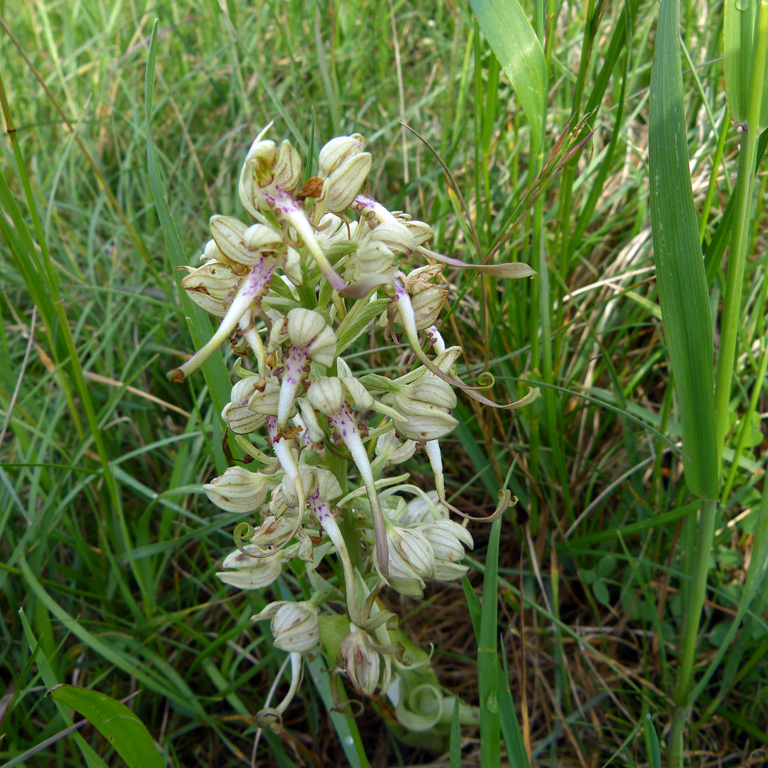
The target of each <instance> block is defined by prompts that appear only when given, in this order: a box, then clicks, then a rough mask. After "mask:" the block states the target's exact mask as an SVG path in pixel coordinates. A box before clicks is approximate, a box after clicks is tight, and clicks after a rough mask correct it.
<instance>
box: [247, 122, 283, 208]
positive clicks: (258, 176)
mask: <svg viewBox="0 0 768 768" xmlns="http://www.w3.org/2000/svg"><path fill="white" fill-rule="evenodd" d="M267 127H269V126H267ZM266 131H267V129H266V128H265V129H264V130H263V131H262V132H261V133H260V134H259V135H258V136H257V137H256V140H255V141H254V142H253V144H252V145H251V148H250V150H248V155H247V156H246V158H245V162H244V163H243V169H242V171H241V172H240V183H239V187H238V191H239V193H240V202H241V203H242V204H243V207H244V208H245V210H246V211H248V213H250V214H251V216H253V217H254V218H256V217H257V213H258V210H259V208H260V205H261V202H262V191H261V188H262V187H265V186H267V185H268V184H271V183H272V179H273V176H274V174H273V167H274V164H275V158H276V155H277V150H276V148H275V142H274V141H270V140H269V139H262V136H264V134H265V133H266Z"/></svg>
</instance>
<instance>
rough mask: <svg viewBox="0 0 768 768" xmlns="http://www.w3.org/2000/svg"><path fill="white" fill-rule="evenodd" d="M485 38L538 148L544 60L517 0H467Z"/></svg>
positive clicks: (544, 92)
mask: <svg viewBox="0 0 768 768" xmlns="http://www.w3.org/2000/svg"><path fill="white" fill-rule="evenodd" d="M470 2H471V4H472V10H473V11H474V12H475V15H476V16H477V21H478V23H479V24H480V29H481V30H482V32H483V34H484V35H485V38H486V39H487V40H488V43H489V45H490V46H491V49H492V50H493V52H494V53H495V54H496V58H497V59H498V60H499V64H501V67H502V69H503V70H504V72H505V73H506V75H507V77H508V78H509V81H510V83H511V84H512V88H514V90H515V93H516V94H517V98H518V99H519V100H520V104H521V106H522V107H523V110H524V111H525V115H526V117H527V118H528V122H529V123H530V126H531V143H532V145H533V149H534V151H538V150H539V149H540V148H541V142H542V139H543V137H544V121H545V119H546V114H547V63H546V61H545V59H544V51H543V50H542V48H541V43H540V42H539V38H538V37H537V36H536V33H535V32H534V30H533V27H532V26H531V22H530V21H528V17H527V16H526V15H525V12H524V11H523V9H522V8H521V7H520V3H518V2H517V0H470Z"/></svg>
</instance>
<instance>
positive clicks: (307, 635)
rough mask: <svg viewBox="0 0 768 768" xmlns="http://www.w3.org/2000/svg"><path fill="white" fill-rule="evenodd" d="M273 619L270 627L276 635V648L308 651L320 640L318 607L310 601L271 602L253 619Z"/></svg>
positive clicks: (301, 651)
mask: <svg viewBox="0 0 768 768" xmlns="http://www.w3.org/2000/svg"><path fill="white" fill-rule="evenodd" d="M264 619H272V623H271V624H270V625H269V628H270V629H271V630H272V634H273V635H274V636H275V648H279V649H280V650H281V651H287V652H288V653H308V652H309V651H311V650H312V649H313V648H314V647H315V646H316V645H317V643H318V641H319V640H320V623H319V621H318V615H317V608H316V607H315V606H314V605H312V603H309V602H301V603H291V602H287V601H285V600H281V601H279V602H276V603H270V604H269V605H268V606H267V607H266V608H265V609H264V610H263V611H262V612H261V613H259V614H258V615H256V616H252V617H251V620H252V621H263V620H264Z"/></svg>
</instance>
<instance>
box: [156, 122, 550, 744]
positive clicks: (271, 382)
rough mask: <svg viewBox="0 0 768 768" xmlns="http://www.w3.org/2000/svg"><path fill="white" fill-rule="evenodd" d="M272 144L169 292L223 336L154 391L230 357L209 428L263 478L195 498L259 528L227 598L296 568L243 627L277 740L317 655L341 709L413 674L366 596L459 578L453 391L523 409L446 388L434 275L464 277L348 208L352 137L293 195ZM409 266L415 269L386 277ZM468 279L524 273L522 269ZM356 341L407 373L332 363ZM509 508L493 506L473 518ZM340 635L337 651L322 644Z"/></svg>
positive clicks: (293, 161)
mask: <svg viewBox="0 0 768 768" xmlns="http://www.w3.org/2000/svg"><path fill="white" fill-rule="evenodd" d="M270 127H271V124H270V126H267V128H265V129H264V130H263V131H262V132H261V133H260V134H259V135H258V136H257V137H256V140H255V141H254V143H253V145H252V146H251V148H250V151H249V152H248V155H247V157H246V159H245V162H244V164H243V167H242V172H241V174H240V182H239V194H240V200H241V202H242V204H243V207H244V208H245V210H246V212H247V213H248V214H249V216H250V217H251V221H250V222H249V223H244V222H242V221H240V220H239V219H236V218H232V217H228V216H213V217H212V219H211V222H210V231H211V237H212V239H211V240H210V241H209V242H208V243H207V244H206V246H205V249H204V251H203V254H202V256H201V258H200V260H201V262H202V265H201V266H198V267H196V268H192V267H189V268H188V272H189V273H188V274H187V275H186V277H185V278H184V279H183V281H182V287H183V288H184V289H185V290H186V291H187V292H188V294H189V296H190V298H191V299H192V300H193V301H194V302H195V303H196V304H197V305H198V306H200V307H201V308H202V309H204V310H205V311H206V312H208V313H210V314H211V315H214V316H215V317H218V318H220V319H221V322H220V325H219V327H218V330H217V331H216V332H215V333H214V335H213V336H212V338H211V339H210V341H208V343H206V344H205V345H204V346H203V347H202V348H201V349H200V350H198V352H197V353H196V354H195V355H193V356H192V357H191V358H190V359H189V360H188V361H187V362H185V363H184V364H183V365H182V366H180V367H179V368H176V369H174V370H172V371H171V372H170V373H169V374H168V376H169V378H170V379H171V380H173V381H183V380H184V379H185V378H186V377H187V376H189V375H190V374H191V373H192V372H193V371H195V370H196V369H197V368H198V367H199V366H200V365H201V363H202V362H203V361H204V360H205V359H206V358H207V357H208V356H209V355H210V354H212V353H213V352H214V351H216V350H217V349H218V348H219V347H220V346H221V345H222V344H223V343H225V342H231V343H232V345H233V348H234V351H235V353H236V356H237V358H236V362H235V365H234V373H235V375H236V376H237V379H238V380H237V382H236V383H235V384H234V386H233V387H232V394H231V401H230V402H229V403H228V404H227V406H226V407H225V408H224V411H223V413H222V417H223V419H224V421H225V422H226V425H227V428H228V429H229V430H230V431H231V432H232V433H234V435H235V436H236V438H235V439H236V441H237V443H238V444H239V446H240V447H241V448H242V449H243V451H244V453H245V454H246V455H247V456H248V457H250V459H249V460H250V461H252V462H255V463H257V464H259V465H260V466H261V469H259V470H258V471H251V470H250V469H247V468H246V467H245V466H243V465H241V464H235V465H234V466H232V467H230V468H229V469H228V470H227V471H226V472H225V473H224V474H223V475H222V476H221V477H218V478H216V479H215V480H213V481H212V482H210V483H209V484H206V485H205V486H204V490H205V493H206V494H207V496H208V498H209V499H210V500H211V501H212V502H213V503H214V504H215V505H217V506H218V507H220V508H222V509H224V510H226V511H229V512H235V513H242V515H243V516H251V515H253V516H255V520H253V522H243V523H240V524H239V525H238V526H237V528H236V529H235V532H234V539H235V544H236V547H237V548H236V549H235V550H234V551H233V552H232V553H231V554H230V555H228V556H227V557H226V558H225V559H224V561H223V563H222V571H221V572H220V573H218V574H217V575H218V577H219V578H220V579H221V580H222V581H223V582H225V583H226V584H229V585H231V586H233V587H235V588H237V589H243V590H254V589H265V588H267V587H269V586H270V585H271V584H273V583H274V582H275V581H276V580H277V579H278V578H279V577H280V575H281V573H282V572H283V569H284V568H285V566H286V565H287V564H289V563H291V562H292V561H296V560H299V561H303V563H304V566H303V568H301V569H298V570H297V572H303V573H304V574H305V576H304V577H303V578H306V579H307V580H308V582H309V594H310V595H311V597H310V598H309V599H308V600H303V601H298V602H295V601H286V600H280V601H277V602H272V603H270V604H269V605H268V606H267V607H266V608H265V609H264V610H263V611H261V613H259V614H258V615H257V616H254V617H253V619H254V620H255V621H262V620H269V621H270V627H271V630H272V633H273V635H274V644H275V646H276V647H277V648H279V649H281V650H284V651H285V652H286V653H288V654H289V655H290V659H289V661H290V672H291V684H290V687H289V690H288V692H287V694H286V695H285V697H284V698H283V700H282V701H281V702H280V703H279V704H278V705H276V706H267V707H265V708H264V709H263V710H262V711H261V712H260V713H259V716H258V718H257V721H258V723H259V725H260V726H264V725H268V726H270V727H272V728H273V729H279V728H280V726H281V721H282V714H283V712H284V711H285V709H286V707H287V706H288V704H289V703H290V701H291V699H292V698H293V696H294V695H295V693H296V691H297V689H298V686H299V684H300V680H301V677H302V664H303V661H304V659H305V658H306V657H307V656H309V655H312V654H313V653H315V652H316V651H317V649H318V648H322V649H323V650H324V652H325V653H326V656H327V657H328V656H330V657H332V658H331V659H330V661H331V663H335V665H336V666H335V668H334V669H335V671H336V672H338V673H339V674H340V675H343V676H345V677H346V679H347V680H348V681H349V684H350V685H351V687H352V689H353V691H354V692H355V695H357V696H359V697H365V696H370V695H372V694H373V693H374V692H376V691H378V692H380V693H381V694H382V695H384V694H388V695H389V696H390V698H391V699H392V701H393V703H394V704H395V706H398V704H399V702H398V701H397V700H396V699H397V697H398V696H399V695H400V694H399V693H398V686H397V685H395V683H396V682H397V681H398V678H399V676H400V675H401V674H402V673H403V671H404V670H405V669H406V668H407V667H408V665H409V664H412V663H413V662H414V658H413V654H412V655H409V654H407V653H406V652H405V646H404V644H403V643H402V642H400V641H399V640H398V630H397V622H398V617H397V616H396V615H395V614H394V613H392V612H391V611H389V610H386V609H385V608H384V607H383V605H382V604H381V602H380V601H379V600H378V599H377V596H378V594H379V592H380V590H381V589H383V588H385V587H386V588H389V589H393V590H395V591H396V592H399V593H401V594H403V595H407V596H409V597H412V598H417V599H418V598H421V597H423V591H424V588H425V586H426V582H427V581H431V580H432V581H454V580H457V579H460V578H461V577H462V576H464V574H465V573H466V572H467V566H466V565H462V564H461V560H462V558H463V557H464V553H465V549H472V547H473V540H472V535H471V534H470V532H469V530H468V529H467V527H466V524H467V519H468V516H467V515H465V514H463V513H462V512H461V511H460V510H458V509H456V507H454V506H452V505H451V504H450V503H449V502H448V499H447V498H446V490H445V483H444V479H443V465H442V457H441V451H440V442H439V441H440V440H441V439H442V438H444V437H445V436H446V435H448V434H450V432H451V431H452V430H453V429H454V427H455V426H456V425H457V423H458V422H457V420H456V419H455V418H454V416H453V415H452V411H453V409H454V408H455V407H456V394H455V391H454V390H455V389H461V390H462V391H463V392H465V393H466V394H467V395H468V396H470V397H473V398H475V399H477V400H480V401H481V402H483V403H486V404H490V405H493V406H495V407H504V408H518V407H520V406H523V405H525V404H527V403H530V402H531V401H532V400H534V399H535V398H536V397H537V396H538V394H539V392H538V390H535V389H534V390H531V391H530V392H529V393H528V394H527V395H526V396H525V397H524V398H523V399H522V400H520V401H518V402H516V403H511V404H508V405H505V406H496V404H495V403H493V402H492V401H491V400H489V399H488V398H487V397H485V396H484V395H483V394H481V393H480V391H478V388H473V387H470V386H468V385H467V384H465V383H464V382H462V381H460V380H459V379H458V377H457V374H456V369H455V363H456V361H457V359H458V357H459V356H460V355H461V353H462V350H461V347H458V346H452V347H446V345H445V342H444V340H443V337H442V335H441V333H440V331H439V330H438V328H437V323H438V319H439V315H440V311H441V308H442V307H443V305H444V304H445V302H446V300H447V297H448V294H449V290H448V288H447V283H445V282H439V279H440V276H441V272H442V271H443V268H444V267H443V265H444V264H448V265H450V266H451V267H456V268H465V267H470V268H471V265H469V264H466V263H465V262H463V261H460V260H459V259H456V258H452V257H447V256H443V255H441V254H438V253H436V252H434V251H432V250H430V249H429V248H428V247H427V244H428V243H429V241H430V239H431V237H432V229H431V228H430V226H429V225H428V224H426V223H425V222H422V221H417V220H414V219H412V218H411V216H409V215H408V214H406V213H403V212H399V211H389V210H387V209H386V208H385V207H384V206H383V205H382V204H381V203H379V202H377V201H376V200H374V199H373V198H372V197H369V196H368V195H366V194H362V193H361V190H362V189H363V186H364V185H365V182H366V178H367V176H368V173H369V171H370V169H371V155H370V154H369V153H368V152H366V151H365V140H364V139H363V137H362V136H360V135H359V134H353V135H351V136H342V137H339V138H335V139H333V140H331V141H329V142H328V143H327V144H326V145H325V146H324V147H323V148H322V150H321V151H320V153H319V157H318V163H319V175H318V176H314V177H311V178H309V179H308V180H306V181H305V183H303V184H302V176H303V173H302V171H303V169H302V161H301V158H300V156H299V153H298V151H297V150H296V149H295V148H294V147H293V146H292V145H291V144H290V143H289V142H288V141H283V142H282V144H280V146H279V147H278V146H277V145H276V143H275V142H274V141H272V140H270V139H267V138H265V136H266V134H267V131H268V130H269V128H270ZM414 259H421V260H423V261H424V262H427V263H424V264H423V265H422V266H418V267H417V268H415V269H414V270H413V271H410V272H408V273H406V272H404V271H401V269H400V266H401V264H402V263H406V262H412V260H414ZM481 269H482V270H483V271H484V272H486V273H488V272H490V273H491V274H495V275H496V276H499V277H510V278H522V277H529V276H532V275H534V274H535V273H534V272H533V270H531V269H530V267H528V266H527V265H525V264H497V265H483V266H482V267H481ZM372 331H375V332H377V333H380V334H381V335H382V336H383V337H384V338H385V339H389V340H391V341H392V343H399V342H400V338H401V337H402V338H404V340H405V341H406V342H407V344H408V345H409V346H410V348H411V350H412V352H413V357H412V359H413V360H414V367H413V369H412V370H410V371H409V372H408V373H406V374H405V375H404V376H400V377H399V378H396V379H391V378H388V377H385V376H380V375H373V374H367V375H365V374H364V375H359V373H357V374H356V372H355V371H353V370H352V368H351V366H350V365H349V364H348V362H347V361H345V360H344V357H343V355H344V352H345V351H346V350H348V349H349V348H350V346H351V345H353V344H354V343H355V342H356V340H358V339H359V338H360V337H361V336H363V335H370V334H371V333H372ZM246 360H247V361H248V362H246ZM259 446H261V447H259ZM262 449H265V450H262ZM418 449H422V450H424V451H425V453H426V456H427V457H428V459H429V462H430V464H431V467H432V470H433V473H434V481H435V487H434V488H433V489H424V488H421V487H419V486H417V485H415V484H413V483H410V482H408V481H409V475H408V473H407V472H402V471H400V470H398V469H397V467H398V465H401V464H402V463H403V462H406V461H408V459H410V458H411V456H413V454H414V452H415V451H416V450H418ZM509 503H510V495H509V492H504V494H503V495H502V497H501V499H500V502H499V506H498V508H497V510H496V513H495V514H494V516H492V517H491V518H485V519H486V520H488V519H493V517H496V516H498V515H499V514H501V513H502V512H503V511H504V509H505V508H506V507H507V506H508V505H509ZM451 511H452V512H454V513H457V514H458V515H460V516H461V517H462V518H464V520H463V524H460V523H458V522H456V521H454V520H452V519H450V516H449V515H450V512H451ZM469 519H471V518H469ZM328 557H331V558H336V559H337V560H338V562H339V563H340V566H341V573H342V574H343V579H340V580H339V583H332V582H330V581H327V580H325V579H324V578H322V577H321V576H320V574H319V573H318V567H319V565H320V563H321V562H322V561H323V559H324V558H328ZM339 620H341V623H342V624H343V626H344V628H345V629H344V634H345V636H344V637H343V638H342V639H340V640H339V638H338V632H335V633H334V631H333V629H332V628H333V627H338V626H339ZM334 635H335V639H334ZM421 663H423V660H422V662H421ZM332 688H333V690H334V691H336V692H337V694H338V689H337V687H336V686H332Z"/></svg>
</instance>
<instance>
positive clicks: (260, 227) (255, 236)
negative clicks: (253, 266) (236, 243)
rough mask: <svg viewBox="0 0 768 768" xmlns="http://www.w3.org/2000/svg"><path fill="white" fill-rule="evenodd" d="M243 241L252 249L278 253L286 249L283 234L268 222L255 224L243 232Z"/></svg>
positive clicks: (272, 253) (261, 252)
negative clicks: (268, 224) (269, 225)
mask: <svg viewBox="0 0 768 768" xmlns="http://www.w3.org/2000/svg"><path fill="white" fill-rule="evenodd" d="M243 241H244V243H245V245H246V246H247V247H248V248H249V249H250V250H251V251H258V252H259V254H269V255H276V254H278V253H280V252H281V251H283V250H285V244H284V243H283V238H282V236H281V234H280V233H279V232H277V231H275V230H274V229H272V227H268V226H267V225H266V224H253V225H252V226H250V227H248V229H246V230H245V232H244V233H243Z"/></svg>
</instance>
